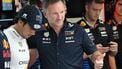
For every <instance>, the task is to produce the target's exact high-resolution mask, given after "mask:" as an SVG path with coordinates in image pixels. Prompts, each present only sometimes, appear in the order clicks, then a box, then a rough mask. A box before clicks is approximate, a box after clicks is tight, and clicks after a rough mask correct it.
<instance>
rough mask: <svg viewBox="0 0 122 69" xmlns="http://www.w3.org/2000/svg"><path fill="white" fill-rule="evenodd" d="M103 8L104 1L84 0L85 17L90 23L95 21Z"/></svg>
mask: <svg viewBox="0 0 122 69" xmlns="http://www.w3.org/2000/svg"><path fill="white" fill-rule="evenodd" d="M103 7H104V0H85V11H86V12H85V16H86V17H87V18H88V19H89V20H91V21H96V20H97V19H98V18H99V15H100V13H101V10H102V9H103Z"/></svg>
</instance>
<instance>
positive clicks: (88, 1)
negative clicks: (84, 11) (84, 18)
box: [85, 0, 105, 5]
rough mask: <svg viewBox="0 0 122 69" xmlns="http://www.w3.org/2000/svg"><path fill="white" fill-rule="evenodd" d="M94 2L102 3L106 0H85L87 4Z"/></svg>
mask: <svg viewBox="0 0 122 69" xmlns="http://www.w3.org/2000/svg"><path fill="white" fill-rule="evenodd" d="M92 2H95V3H98V4H102V3H104V2H105V1H104V0H85V5H86V4H91V3H92Z"/></svg>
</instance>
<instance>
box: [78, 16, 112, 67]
mask: <svg viewBox="0 0 122 69" xmlns="http://www.w3.org/2000/svg"><path fill="white" fill-rule="evenodd" d="M81 23H85V24H84V26H82V27H84V29H87V31H86V32H87V34H88V35H89V37H90V39H91V40H92V41H93V42H94V43H95V44H99V43H101V44H102V45H103V46H106V45H107V44H108V43H109V42H110V41H112V40H113V37H112V34H113V33H112V29H111V27H110V26H109V25H108V24H107V23H104V22H102V21H101V20H99V19H98V20H97V21H96V24H95V27H94V28H92V27H90V26H89V24H88V21H87V20H86V18H85V17H82V19H81V20H80V21H78V24H79V25H82V24H81ZM88 30H89V31H88ZM89 62H90V63H88V64H90V67H91V69H94V65H93V63H92V62H91V61H90V60H89ZM102 69H110V68H109V63H108V55H106V56H105V58H104V66H103V68H102Z"/></svg>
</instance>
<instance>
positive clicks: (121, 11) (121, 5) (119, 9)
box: [115, 0, 122, 16]
mask: <svg viewBox="0 0 122 69" xmlns="http://www.w3.org/2000/svg"><path fill="white" fill-rule="evenodd" d="M115 12H116V14H117V15H119V16H122V0H119V1H118V2H117V3H116V6H115Z"/></svg>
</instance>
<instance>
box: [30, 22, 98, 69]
mask: <svg viewBox="0 0 122 69" xmlns="http://www.w3.org/2000/svg"><path fill="white" fill-rule="evenodd" d="M28 44H29V47H30V48H37V49H38V52H39V58H40V60H41V63H42V69H83V68H82V60H83V52H86V53H87V54H88V55H89V54H92V53H93V52H95V51H96V47H95V45H94V43H93V42H92V41H91V40H90V38H89V37H88V35H87V34H86V32H85V30H84V29H83V28H82V27H80V26H79V25H77V24H72V23H69V22H65V23H64V27H63V28H62V29H61V31H60V33H59V35H58V36H57V35H56V32H55V31H54V29H53V28H51V27H50V26H49V24H48V26H47V27H46V30H43V31H39V32H37V35H36V36H33V37H31V38H29V39H28Z"/></svg>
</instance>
